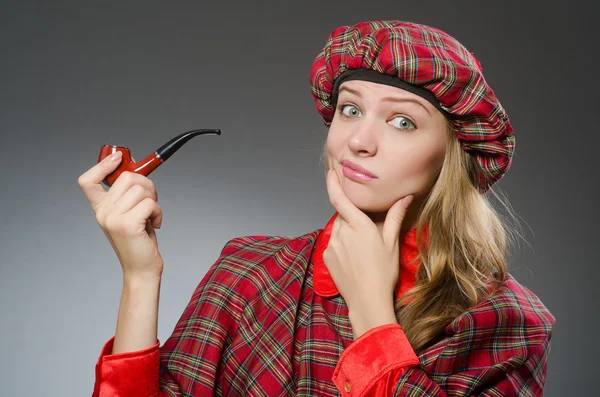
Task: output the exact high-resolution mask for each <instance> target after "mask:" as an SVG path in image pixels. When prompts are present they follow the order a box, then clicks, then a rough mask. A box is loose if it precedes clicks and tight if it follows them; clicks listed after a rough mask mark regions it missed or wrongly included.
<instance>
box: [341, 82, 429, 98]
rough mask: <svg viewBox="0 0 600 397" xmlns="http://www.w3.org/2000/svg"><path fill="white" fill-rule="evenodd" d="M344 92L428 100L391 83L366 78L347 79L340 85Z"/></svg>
mask: <svg viewBox="0 0 600 397" xmlns="http://www.w3.org/2000/svg"><path fill="white" fill-rule="evenodd" d="M342 92H346V93H351V94H355V95H359V96H375V97H378V96H381V97H391V98H398V99H413V100H418V101H419V102H427V101H425V100H424V99H423V98H421V97H420V96H419V95H416V94H413V93H412V92H410V91H406V90H403V89H402V88H399V87H393V86H391V85H387V84H383V83H374V82H371V81H365V80H350V81H345V82H343V83H342V84H341V85H340V88H339V93H340V95H341V93H342Z"/></svg>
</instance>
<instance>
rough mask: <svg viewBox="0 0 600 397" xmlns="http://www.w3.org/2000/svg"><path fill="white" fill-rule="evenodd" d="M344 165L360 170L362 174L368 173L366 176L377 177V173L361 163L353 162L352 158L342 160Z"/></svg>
mask: <svg viewBox="0 0 600 397" xmlns="http://www.w3.org/2000/svg"><path fill="white" fill-rule="evenodd" d="M342 166H343V167H348V168H350V169H353V170H354V171H356V172H360V173H361V174H363V175H366V176H368V177H370V178H377V177H376V176H375V174H373V173H372V172H370V171H369V170H367V169H366V168H363V167H361V166H360V165H358V164H355V163H353V162H352V161H350V160H344V161H342Z"/></svg>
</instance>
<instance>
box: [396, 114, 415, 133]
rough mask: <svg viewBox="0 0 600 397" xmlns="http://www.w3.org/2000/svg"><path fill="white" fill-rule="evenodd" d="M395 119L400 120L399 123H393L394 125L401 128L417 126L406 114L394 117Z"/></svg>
mask: <svg viewBox="0 0 600 397" xmlns="http://www.w3.org/2000/svg"><path fill="white" fill-rule="evenodd" d="M394 120H399V121H400V122H399V123H392V125H393V126H394V127H397V128H399V129H401V130H414V129H415V128H417V127H416V126H415V123H413V122H412V121H411V120H410V119H408V118H406V117H404V116H398V117H394Z"/></svg>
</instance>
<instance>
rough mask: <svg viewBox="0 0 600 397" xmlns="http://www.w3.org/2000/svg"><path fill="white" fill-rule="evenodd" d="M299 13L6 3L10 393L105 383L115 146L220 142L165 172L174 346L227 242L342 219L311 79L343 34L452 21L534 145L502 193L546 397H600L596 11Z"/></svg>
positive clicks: (434, 8)
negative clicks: (99, 362)
mask: <svg viewBox="0 0 600 397" xmlns="http://www.w3.org/2000/svg"><path fill="white" fill-rule="evenodd" d="M216 3H218V4H216ZM281 3H282V5H279V3H275V2H272V3H271V4H268V3H264V2H261V3H253V2H243V1H235V2H230V1H229V2H228V1H223V2H201V1H194V2H191V1H188V2H184V1H180V2H166V1H165V2H149V1H144V2H141V1H139V2H131V1H130V2H124V3H120V2H112V3H109V2H104V3H100V2H97V3H92V2H76V1H73V2H65V1H58V2H42V1H38V2H16V1H15V2H7V1H3V2H2V3H1V5H2V8H1V11H0V31H1V34H0V50H1V53H0V54H1V55H0V57H1V58H0V78H1V81H0V130H1V132H2V149H3V150H2V157H1V160H0V161H1V162H2V195H1V200H2V201H1V203H0V204H1V206H0V208H1V211H2V213H1V215H2V229H1V233H2V234H1V238H0V244H1V245H0V247H1V248H0V250H1V253H2V255H1V266H0V319H1V320H0V341H1V343H2V346H1V348H0V351H1V355H2V360H1V363H0V379H1V382H0V384H1V387H0V390H1V391H0V394H1V395H4V396H33V395H45V396H63V397H65V396H85V395H90V394H91V392H92V388H93V381H94V365H95V363H96V359H97V357H98V354H99V352H100V349H101V347H102V345H103V344H104V342H105V341H106V340H108V339H109V338H110V337H111V336H112V335H113V332H114V329H115V323H116V315H117V308H118V304H119V298H120V291H121V281H122V277H121V276H122V274H121V270H120V267H119V264H118V261H117V258H116V256H115V255H114V252H113V251H112V248H111V247H110V244H109V243H108V241H107V240H106V238H105V236H104V234H103V233H102V231H101V229H100V228H99V226H98V225H97V223H96V220H95V218H94V216H93V212H92V210H91V208H90V207H89V205H88V203H87V201H86V200H85V197H84V196H83V193H82V192H81V190H80V188H79V186H78V185H77V177H78V176H79V175H80V174H81V173H83V172H84V171H85V170H87V169H88V168H90V167H91V166H93V165H94V164H95V162H96V158H97V156H98V151H99V149H100V146H101V145H102V144H117V145H124V146H129V147H131V148H132V151H133V156H134V157H136V159H138V160H139V159H141V158H142V157H144V156H146V155H147V154H149V153H151V152H152V151H153V150H155V149H156V148H158V147H159V146H160V145H162V144H163V143H164V142H166V141H167V140H168V139H169V138H171V137H172V136H175V135H177V134H179V133H181V132H184V131H187V130H189V129H193V128H221V129H222V131H223V135H222V136H220V137H217V136H204V137H197V138H194V140H192V141H190V142H189V143H188V144H187V145H186V146H184V147H183V148H182V149H181V150H180V151H179V152H178V153H177V154H176V155H174V156H173V157H172V158H171V159H169V162H168V163H167V164H165V165H164V166H162V167H161V168H159V169H157V170H156V171H155V173H153V174H152V175H151V179H152V180H153V181H154V182H155V184H156V186H157V189H158V191H159V192H160V201H159V203H160V204H161V206H162V208H163V211H164V222H163V226H162V229H161V230H159V231H158V238H159V248H160V250H161V252H162V255H163V257H164V259H165V272H164V279H163V283H162V290H161V301H160V321H159V338H160V340H161V343H162V342H164V341H165V340H166V338H168V336H169V335H170V333H171V331H172V329H173V327H174V325H175V323H176V321H177V320H178V318H179V316H180V315H181V313H182V311H183V309H184V307H185V305H186V304H187V302H188V300H189V298H190V296H191V294H192V292H193V290H194V288H195V286H196V285H197V283H198V282H199V281H200V279H201V278H202V276H203V275H204V273H205V272H206V270H207V268H208V267H209V266H210V265H211V264H212V263H213V262H214V260H215V259H216V258H217V256H218V253H219V251H220V249H221V248H222V247H223V245H224V244H225V242H226V241H227V240H228V239H230V238H232V237H235V236H240V235H246V234H275V235H290V236H293V235H300V234H304V233H308V232H310V231H312V230H315V229H317V228H320V227H323V226H324V224H325V222H326V221H327V219H329V216H331V214H332V213H333V209H332V207H331V206H330V204H329V202H328V200H327V194H326V189H325V183H324V179H323V173H322V171H321V168H320V166H319V154H320V150H321V147H322V144H323V141H324V139H325V128H324V127H323V126H322V124H321V121H320V118H319V116H318V114H317V112H316V110H315V108H314V103H313V100H312V98H311V96H310V91H309V86H308V76H309V71H310V66H311V64H312V61H313V59H314V57H315V56H316V54H317V53H318V51H319V50H320V49H321V47H322V46H323V44H324V42H325V40H326V38H327V35H328V34H329V32H330V31H331V30H333V29H334V28H335V27H337V26H339V25H344V24H353V23H356V22H359V21H361V20H369V19H403V20H409V21H414V22H419V23H425V24H429V25H433V26H436V27H439V28H441V29H443V30H445V31H447V32H448V33H450V34H452V35H454V36H455V37H456V38H458V39H459V40H460V41H462V42H463V44H465V45H466V46H467V48H469V50H471V51H473V52H474V53H475V54H476V56H477V57H478V59H479V60H480V61H481V63H482V65H483V69H484V73H485V76H486V78H487V79H488V81H489V82H490V84H491V85H492V87H494V89H495V91H496V93H497V95H498V97H499V98H500V100H501V101H502V103H503V105H504V106H505V108H506V109H507V111H508V114H509V115H510V117H511V120H512V122H513V124H514V127H515V133H516V136H517V149H516V154H515V157H514V163H513V168H512V169H511V171H510V172H509V173H508V175H507V176H506V177H505V178H504V179H503V180H502V181H501V182H500V183H499V184H498V185H497V187H498V189H500V190H501V191H503V192H505V193H506V194H507V195H508V197H509V199H510V201H511V203H512V205H513V207H514V210H515V211H516V212H517V213H518V214H519V215H520V217H521V218H522V225H523V227H524V231H525V239H526V240H527V243H523V242H522V243H521V244H520V246H519V247H517V248H516V250H515V252H514V255H513V262H512V264H511V269H513V274H514V275H515V276H516V277H517V279H518V280H519V281H521V282H522V283H523V284H525V285H526V286H528V287H529V288H531V289H532V290H533V291H534V292H535V293H537V294H538V295H539V296H540V298H541V299H542V300H543V301H544V302H545V304H546V305H547V306H548V307H549V308H550V310H551V311H552V312H553V314H554V315H555V316H556V318H557V324H556V327H555V331H554V338H553V347H552V352H551V356H550V364H549V367H548V380H547V384H546V394H545V395H547V396H566V395H580V394H585V395H591V394H595V393H593V392H592V390H594V389H597V388H595V387H594V383H595V382H593V380H594V379H593V377H594V376H596V380H597V377H598V375H599V371H598V364H597V357H598V356H599V354H600V350H599V348H598V343H597V337H598V325H599V324H598V303H599V301H598V287H597V283H598V279H597V276H598V272H597V270H596V268H595V267H596V265H597V264H598V263H599V261H598V259H599V254H598V249H597V245H596V244H597V237H598V233H597V227H596V223H597V221H598V212H597V208H596V205H595V204H594V203H595V202H596V201H597V200H596V192H597V187H598V177H597V173H596V172H595V171H596V169H597V159H596V158H595V157H594V155H595V153H596V151H597V149H596V147H597V144H598V142H597V141H598V138H597V131H598V118H597V106H596V103H597V99H596V98H594V97H592V95H593V93H597V92H598V88H599V87H598V73H597V64H596V63H595V62H597V61H595V60H594V59H595V58H597V56H598V54H597V52H596V51H595V50H594V49H595V48H597V44H598V25H597V22H596V21H595V20H592V16H593V15H596V12H593V11H592V9H591V7H590V6H589V5H585V4H583V3H577V2H574V1H571V2H561V3H557V4H550V3H548V2H541V1H540V2H521V1H502V2H490V1H456V2H448V1H427V2H423V1H420V2H419V1H414V2H406V1H404V2H400V1H394V2H392V1H386V2H383V1H379V2H378V1H370V2H368V3H367V2H365V1H349V0H346V1H340V2H322V1H321V2H307V1H300V2H296V3H295V4H292V3H291V2H281ZM589 3H590V5H591V2H589ZM367 4H368V5H367Z"/></svg>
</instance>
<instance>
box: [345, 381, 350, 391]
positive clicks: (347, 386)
mask: <svg viewBox="0 0 600 397" xmlns="http://www.w3.org/2000/svg"><path fill="white" fill-rule="evenodd" d="M344 390H346V393H350V382H346V384H345V385H344Z"/></svg>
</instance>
